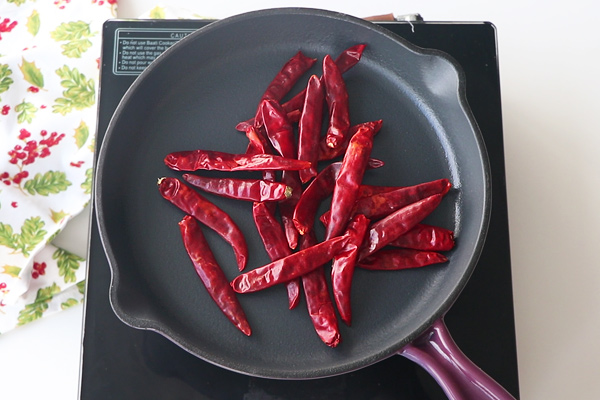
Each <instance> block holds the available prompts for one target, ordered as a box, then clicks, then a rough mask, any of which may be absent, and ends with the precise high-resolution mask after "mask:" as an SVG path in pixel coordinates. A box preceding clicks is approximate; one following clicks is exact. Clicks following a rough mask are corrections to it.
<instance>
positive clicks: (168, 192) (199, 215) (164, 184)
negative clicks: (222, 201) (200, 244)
mask: <svg viewBox="0 0 600 400" xmlns="http://www.w3.org/2000/svg"><path fill="white" fill-rule="evenodd" d="M158 190H159V192H160V194H161V195H162V196H163V197H164V198H165V199H166V200H168V201H169V202H171V203H172V204H173V205H175V206H177V207H178V208H179V209H181V210H182V211H183V212H185V213H186V214H189V215H191V216H193V217H194V218H196V219H197V220H198V221H200V222H201V223H203V224H204V225H206V226H208V227H209V228H211V229H212V230H214V231H215V232H217V233H218V234H219V235H220V236H221V237H222V238H223V239H225V240H226V241H227V242H228V243H229V244H230V245H231V247H232V248H233V251H234V253H235V256H236V260H237V264H238V268H239V270H240V271H241V270H243V269H244V267H245V266H246V262H247V260H248V246H247V245H246V239H245V238H244V234H243V233H242V231H241V230H240V228H238V226H237V225H236V223H235V222H234V221H233V219H232V218H231V217H230V216H229V214H227V213H226V212H225V211H223V210H221V209H220V208H219V207H217V206H216V205H215V204H213V203H211V202H210V201H209V200H207V199H206V198H205V197H204V196H202V195H201V194H200V193H198V192H196V191H195V190H194V189H192V188H190V187H188V186H186V185H184V184H183V183H181V181H180V180H179V179H177V178H160V179H159V180H158Z"/></svg>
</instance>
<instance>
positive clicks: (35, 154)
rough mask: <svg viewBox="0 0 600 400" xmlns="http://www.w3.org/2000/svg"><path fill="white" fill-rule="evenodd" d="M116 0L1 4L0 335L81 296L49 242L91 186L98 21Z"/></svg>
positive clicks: (70, 266)
mask: <svg viewBox="0 0 600 400" xmlns="http://www.w3.org/2000/svg"><path fill="white" fill-rule="evenodd" d="M115 16H116V0H103V1H98V0H81V1H67V0H57V1H34V0H6V1H4V2H0V334H2V333H5V332H7V331H9V330H11V329H14V328H15V327H17V326H20V325H23V324H26V323H29V322H31V321H34V320H37V319H39V318H42V317H44V316H47V315H50V314H52V313H54V312H58V311H60V310H63V309H65V308H69V307H72V306H73V305H75V304H78V303H80V302H81V301H82V300H83V297H84V291H85V275H86V268H87V265H86V261H85V260H84V259H83V258H82V257H81V255H75V254H73V253H70V252H68V251H67V250H65V249H61V248H58V247H56V246H55V245H54V244H53V243H52V240H53V239H54V238H55V237H56V235H58V233H59V232H60V231H61V230H62V229H63V228H64V227H65V225H66V224H67V222H68V221H69V220H70V219H71V218H73V217H74V216H76V215H78V214H79V213H80V212H81V211H83V210H84V207H85V206H86V205H87V204H88V203H89V201H90V195H91V192H92V177H93V159H94V144H95V137H94V133H95V132H94V130H93V129H92V128H91V127H95V126H96V118H97V116H96V105H97V104H96V101H97V96H96V93H98V88H97V85H98V78H99V65H100V51H101V39H102V38H101V35H100V32H102V24H103V23H104V22H105V21H106V20H108V19H110V18H114V17H115Z"/></svg>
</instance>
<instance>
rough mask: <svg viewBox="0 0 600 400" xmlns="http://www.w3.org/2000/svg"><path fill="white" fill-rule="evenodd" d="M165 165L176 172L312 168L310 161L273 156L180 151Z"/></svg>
mask: <svg viewBox="0 0 600 400" xmlns="http://www.w3.org/2000/svg"><path fill="white" fill-rule="evenodd" d="M165 165H166V166H167V167H169V168H171V169H173V170H175V171H197V170H200V169H204V170H218V171H263V170H276V171H277V170H281V171H285V170H295V171H298V170H301V169H306V168H310V166H311V164H310V162H308V161H301V160H296V159H290V158H286V157H281V156H276V155H272V154H254V155H248V154H231V153H224V152H221V151H211V150H189V151H178V152H173V153H170V154H168V155H167V156H166V157H165Z"/></svg>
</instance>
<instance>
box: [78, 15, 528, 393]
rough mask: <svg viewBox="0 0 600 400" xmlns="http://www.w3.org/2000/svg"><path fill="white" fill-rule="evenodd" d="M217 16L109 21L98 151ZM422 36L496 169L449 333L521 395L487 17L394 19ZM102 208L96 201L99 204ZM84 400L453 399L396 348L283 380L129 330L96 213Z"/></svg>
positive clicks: (393, 25)
mask: <svg viewBox="0 0 600 400" xmlns="http://www.w3.org/2000/svg"><path fill="white" fill-rule="evenodd" d="M207 23H209V22H208V21H201V20H178V21H169V20H161V21H148V20H147V21H141V20H135V21H119V20H115V21H108V22H107V23H106V24H105V26H104V31H103V39H104V42H103V53H102V65H101V81H100V98H99V119H98V131H97V147H98V148H99V147H100V143H101V141H102V139H103V136H104V133H105V131H106V128H107V126H108V123H109V121H110V118H111V116H112V113H113V111H114V110H115V108H116V107H117V105H118V102H119V100H120V99H121V97H122V96H123V94H124V93H125V91H126V90H127V88H128V87H129V86H130V85H131V84H132V82H133V81H134V80H135V78H136V76H137V75H138V74H139V73H140V72H141V71H142V70H143V69H144V68H145V67H146V66H147V65H148V64H149V63H150V62H151V61H152V60H153V59H154V58H155V57H156V56H157V55H158V54H160V53H161V52H162V51H164V50H166V48H168V47H169V46H170V45H171V44H173V43H175V42H176V41H177V40H179V39H181V38H182V37H184V36H186V35H187V34H189V33H191V32H192V31H193V30H195V29H198V28H200V27H202V26H204V25H205V24H207ZM382 25H383V26H384V27H386V28H388V29H390V30H391V31H393V32H395V33H396V34H398V35H400V36H402V37H404V38H405V39H407V40H409V41H410V42H412V43H413V44H415V45H417V46H421V47H425V48H435V49H438V50H442V51H444V52H446V53H448V54H449V55H451V56H452V57H453V58H454V59H455V60H456V61H457V62H458V63H459V64H460V65H461V66H462V68H463V70H464V72H465V75H466V82H467V85H466V91H467V99H468V101H469V104H470V106H471V109H472V111H473V114H474V116H475V118H476V120H477V122H478V124H479V126H480V129H481V132H482V134H483V137H484V140H485V142H486V146H487V149H488V152H489V157H490V163H491V169H492V186H493V189H492V196H493V199H492V204H493V206H492V215H491V222H490V227H489V233H488V237H487V240H486V245H485V247H484V250H483V253H482V256H481V258H480V260H479V263H478V266H477V268H476V270H475V272H474V274H473V275H472V277H471V279H470V281H469V283H468V284H467V286H466V287H465V289H464V291H463V292H462V293H461V295H460V297H459V299H458V300H457V302H456V303H455V304H454V305H453V307H452V308H451V310H450V311H449V312H448V314H447V315H446V318H445V321H446V324H447V325H448V327H449V330H450V332H452V335H453V337H454V339H455V341H456V342H457V344H458V345H459V347H460V348H461V350H462V351H463V352H464V353H465V354H466V355H467V356H468V357H469V358H471V359H472V360H473V361H474V362H475V363H476V364H477V365H478V366H479V367H481V368H482V369H483V370H484V371H486V372H487V373H488V374H489V375H490V376H492V377H493V378H494V379H495V380H497V381H498V382H499V383H500V384H501V385H502V386H504V387H505V388H506V389H507V390H508V391H509V392H511V393H512V394H513V395H514V396H515V397H517V398H518V374H517V358H516V342H515V329H514V328H515V327H514V312H513V297H512V281H511V265H510V248H509V237H508V217H507V204H506V184H505V172H504V171H505V170H504V149H503V137H502V119H501V107H500V82H499V74H498V60H497V48H496V31H495V28H494V26H493V25H491V24H489V23H438V22H413V23H408V22H389V23H382ZM92 212H93V207H92ZM88 260H89V261H88V279H87V292H86V309H85V326H84V341H83V355H82V362H81V381H80V398H81V399H84V400H100V399H102V400H108V399H128V400H135V399H207V400H212V399H244V400H252V399H265V400H266V399H269V400H275V399H278V400H279V399H282V400H283V399H357V400H359V399H360V400H362V399H364V400H367V399H411V400H416V399H428V400H434V399H445V398H446V397H445V395H444V393H443V392H442V391H441V389H439V387H438V385H437V383H436V382H435V381H434V380H433V379H432V378H430V377H429V376H428V375H427V374H426V373H425V372H424V371H423V370H421V368H420V367H418V366H417V365H415V364H414V363H412V362H411V361H408V360H407V359H404V358H403V357H400V356H393V357H390V358H389V359H387V360H384V361H381V362H379V363H377V364H375V365H373V366H370V367H366V368H363V369H361V370H359V371H356V372H352V373H348V374H345V375H340V376H336V377H331V378H324V379H317V380H302V381H280V380H269V379H263V378H255V377H249V376H245V375H240V374H237V373H235V372H231V371H228V370H224V369H222V368H219V367H217V366H214V365H212V364H209V363H206V362H204V361H202V360H200V359H198V358H196V357H195V356H192V355H190V354H189V353H187V352H185V351H184V350H182V349H181V348H179V347H178V346H177V345H175V344H173V343H172V342H170V341H169V340H167V339H165V338H163V337H162V336H160V335H159V334H157V333H154V332H150V331H142V330H137V329H133V328H130V327H129V326H127V325H125V324H124V323H122V322H121V321H120V320H119V319H118V318H117V317H116V316H115V314H114V313H113V311H112V309H111V306H110V304H109V299H108V291H109V285H110V269H109V266H108V262H107V260H106V257H105V255H104V251H103V248H102V245H101V242H100V238H99V234H98V230H97V226H96V219H95V216H92V219H91V232H90V246H89V255H88Z"/></svg>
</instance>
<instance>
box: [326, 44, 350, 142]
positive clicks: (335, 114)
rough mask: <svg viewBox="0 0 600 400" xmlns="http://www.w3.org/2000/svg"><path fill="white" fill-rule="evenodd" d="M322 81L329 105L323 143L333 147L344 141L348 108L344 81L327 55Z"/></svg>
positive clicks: (348, 119) (348, 115)
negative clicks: (327, 122) (327, 124)
mask: <svg viewBox="0 0 600 400" xmlns="http://www.w3.org/2000/svg"><path fill="white" fill-rule="evenodd" d="M323 83H324V84H325V99H326V100H327V106H328V107H329V126H328V127H327V132H326V134H325V143H326V144H327V146H328V147H331V148H334V149H335V148H337V147H339V146H341V145H342V143H344V141H345V140H346V136H347V135H348V129H349V128H350V109H349V104H348V91H347V90H346V83H345V82H344V79H343V78H342V73H341V72H340V69H339V68H338V66H337V65H335V62H334V61H333V59H332V58H331V57H330V56H329V55H326V56H325V58H324V59H323Z"/></svg>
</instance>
